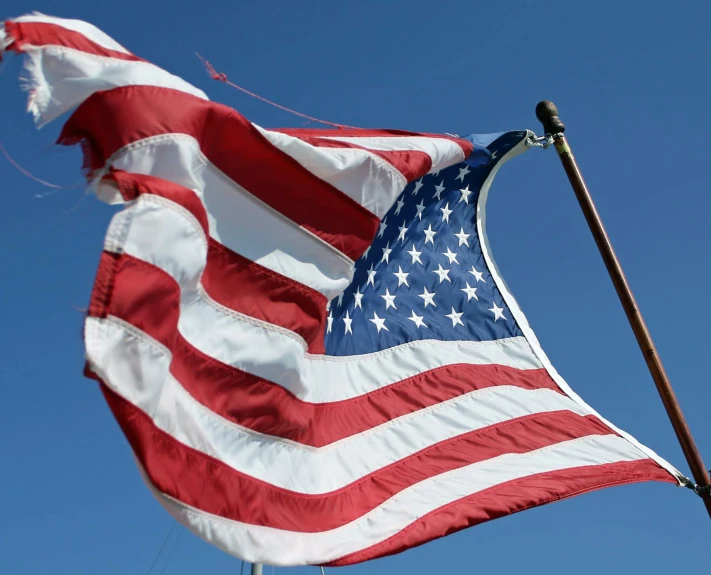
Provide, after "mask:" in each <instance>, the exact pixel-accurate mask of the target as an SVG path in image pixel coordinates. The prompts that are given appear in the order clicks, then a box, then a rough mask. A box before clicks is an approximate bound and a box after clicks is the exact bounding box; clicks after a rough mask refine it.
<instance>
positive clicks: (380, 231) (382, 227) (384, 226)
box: [378, 218, 388, 238]
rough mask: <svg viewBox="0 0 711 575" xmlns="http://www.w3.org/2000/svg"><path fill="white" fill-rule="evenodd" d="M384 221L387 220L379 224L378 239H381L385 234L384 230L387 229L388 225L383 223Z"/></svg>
mask: <svg viewBox="0 0 711 575" xmlns="http://www.w3.org/2000/svg"><path fill="white" fill-rule="evenodd" d="M386 220H387V218H385V220H383V221H382V222H380V227H379V228H378V237H379V238H382V237H383V234H384V233H385V228H387V227H388V224H386V223H385V222H386Z"/></svg>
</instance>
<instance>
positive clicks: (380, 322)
mask: <svg viewBox="0 0 711 575" xmlns="http://www.w3.org/2000/svg"><path fill="white" fill-rule="evenodd" d="M368 321H372V322H373V323H374V324H375V327H377V328H378V333H380V330H381V329H384V330H385V331H390V330H389V329H388V328H387V327H385V318H380V317H378V314H377V313H375V312H373V319H369V320H368Z"/></svg>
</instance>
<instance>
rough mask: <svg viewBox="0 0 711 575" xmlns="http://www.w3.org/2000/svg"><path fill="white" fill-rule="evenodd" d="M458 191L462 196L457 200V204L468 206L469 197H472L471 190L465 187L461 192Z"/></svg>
mask: <svg viewBox="0 0 711 575" xmlns="http://www.w3.org/2000/svg"><path fill="white" fill-rule="evenodd" d="M459 191H460V192H461V194H462V197H461V198H459V203H460V204H461V203H462V202H464V203H465V204H468V203H469V196H471V195H472V192H471V190H470V189H469V186H467V187H466V188H464V189H463V190H459Z"/></svg>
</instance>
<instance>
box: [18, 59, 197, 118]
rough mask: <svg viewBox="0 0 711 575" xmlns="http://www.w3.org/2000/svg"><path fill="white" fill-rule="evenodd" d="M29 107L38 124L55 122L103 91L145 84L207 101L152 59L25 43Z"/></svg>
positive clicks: (192, 87)
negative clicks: (118, 57)
mask: <svg viewBox="0 0 711 575" xmlns="http://www.w3.org/2000/svg"><path fill="white" fill-rule="evenodd" d="M23 52H25V53H26V56H27V59H26V60H25V69H26V71H27V76H28V78H27V88H28V89H29V91H30V97H29V103H28V110H29V111H30V112H31V113H32V114H33V116H34V118H35V122H36V123H37V124H38V126H42V125H44V124H46V123H47V122H50V121H52V120H53V119H55V118H56V117H58V116H60V115H61V114H63V113H64V112H67V111H69V110H70V109H72V108H74V107H76V106H78V105H79V104H81V103H82V102H83V101H84V100H86V99H87V98H88V97H89V96H91V95H92V94H93V93H95V92H99V91H101V90H110V89H111V88H116V87H118V86H130V85H144V86H158V87H163V88H172V89H174V90H180V91H181V92H186V93H188V94H192V95H193V96H197V97H198V98H202V99H204V100H207V96H206V95H205V93H204V92H203V91H202V90H198V89H197V88H195V87H194V86H192V85H191V84H188V83H187V82H186V81H185V80H183V79H181V78H178V77H177V76H173V75H172V74H169V73H168V72H166V71H165V70H163V69H161V68H159V67H158V66H156V65H154V64H151V63H149V62H133V61H129V60H119V59H117V58H108V57H105V56H96V55H94V54H87V53H86V52H81V51H79V50H74V49H72V48H65V47H63V46H45V47H36V46H24V47H23Z"/></svg>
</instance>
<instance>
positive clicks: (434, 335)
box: [0, 14, 682, 565]
mask: <svg viewBox="0 0 711 575" xmlns="http://www.w3.org/2000/svg"><path fill="white" fill-rule="evenodd" d="M0 43H1V44H0V45H1V46H2V48H3V49H5V50H14V51H17V52H23V53H25V54H26V55H27V57H28V62H29V64H28V65H27V67H26V74H27V78H26V80H27V87H28V89H29V91H30V99H29V101H30V105H29V109H30V111H31V112H32V113H33V115H34V116H35V119H36V121H37V123H38V124H39V125H42V124H44V123H46V122H48V121H50V120H52V119H54V118H56V117H57V116H59V115H61V114H62V113H64V112H67V111H70V110H72V109H74V108H76V110H75V111H74V112H73V113H72V115H71V117H70V118H69V119H68V121H67V122H66V124H65V125H64V127H63V129H62V133H61V136H60V143H63V144H77V143H78V144H81V145H82V146H83V150H84V155H85V168H86V169H87V172H88V176H89V180H90V183H91V186H92V187H93V188H94V189H95V190H96V192H97V194H98V195H99V197H101V198H102V199H104V200H105V201H107V202H112V203H125V209H124V210H123V211H121V212H120V213H119V214H117V215H115V216H114V218H113V220H112V222H111V224H110V227H109V230H108V232H107V235H106V240H105V245H104V251H103V254H102V256H101V260H100V263H99V269H98V272H97V277H96V281H95V286H94V290H93V293H92V298H91V303H90V308H89V314H88V318H87V320H86V326H85V342H86V357H87V374H88V375H89V376H91V377H94V378H96V379H97V380H98V381H99V382H100V384H101V389H102V391H103V393H104V395H105V397H106V400H107V402H108V403H109V405H110V407H111V409H112V410H113V413H114V414H115V416H116V419H117V420H118V422H119V424H120V425H121V427H122V429H123V431H124V433H125V435H126V437H127V438H128V440H129V442H130V444H131V447H132V449H133V452H134V454H135V456H136V458H137V461H138V465H139V468H140V470H141V473H142V474H143V476H144V477H145V479H146V482H147V483H148V485H149V486H150V488H151V490H152V491H153V492H154V493H155V495H156V497H157V498H158V500H159V501H160V502H161V503H162V504H163V505H164V506H165V507H166V509H167V510H168V511H169V512H170V513H171V514H173V515H174V516H175V517H176V518H177V519H178V520H179V521H180V522H181V523H183V524H184V525H186V526H187V527H188V528H190V529H191V530H192V531H193V532H194V533H196V534H198V535H199V536H201V537H203V538H204V539H206V540H207V541H209V542H211V543H213V544H214V545H217V546H218V547H220V548H222V549H224V550H225V551H227V552H229V553H232V554H234V555H237V556H240V557H242V558H244V559H246V560H248V561H254V562H264V563H270V564H273V565H299V564H331V565H346V564H350V563H356V562H360V561H365V560H368V559H373V558H375V557H380V556H383V555H387V554H391V553H396V552H399V551H402V550H404V549H407V548H409V547H412V546H414V545H418V544H421V543H424V542H426V541H429V540H431V539H434V538H436V537H441V536H443V535H446V534H448V533H451V532H453V531H456V530H458V529H462V528H465V527H468V526H471V525H475V524H477V523H481V522H483V521H487V520H489V519H493V518H496V517H501V516H503V515H507V514H510V513H514V512H517V511H521V510H524V509H527V508H530V507H533V506H536V505H541V504H544V503H549V502H552V501H557V500H560V499H563V498H566V497H570V496H573V495H576V494H579V493H583V492H586V491H590V490H593V489H599V488H602V487H607V486H611V485H618V484H623V483H631V482H637V481H649V480H656V481H666V482H681V481H680V480H681V477H682V476H681V474H680V473H679V472H678V471H677V470H676V469H674V468H673V467H672V466H671V465H669V464H668V463H667V462H666V461H664V460H663V459H661V458H660V457H658V456H657V455H656V454H655V453H653V452H652V451H651V450H649V449H648V448H646V447H645V446H643V445H641V444H640V443H638V442H637V441H636V440H635V439H634V438H632V437H631V436H629V435H628V434H627V433H625V432H623V431H621V430H619V429H618V428H616V427H614V426H613V425H612V424H611V423H609V422H608V421H606V420H605V419H603V418H602V417H601V416H600V415H599V414H597V413H596V412H595V411H594V410H593V409H592V408H591V407H590V406H588V405H587V404H586V403H584V402H583V401H582V400H581V399H580V397H578V396H577V395H576V394H575V393H574V392H573V391H572V390H571V389H570V387H569V386H568V385H567V383H566V382H565V381H564V380H563V379H562V378H561V377H560V376H559V375H558V373H557V372H556V371H555V369H554V368H553V367H552V365H551V363H550V361H549V360H548V358H547V357H546V355H545V354H544V352H543V350H542V349H541V347H540V345H539V343H538V341H537V339H536V337H535V335H534V333H533V331H532V330H531V328H530V327H529V325H528V322H527V321H526V318H525V317H524V315H523V313H522V312H521V310H520V309H519V307H518V305H517V303H516V301H515V299H514V298H513V296H512V295H511V293H510V291H509V290H508V289H507V287H506V285H505V284H504V282H503V279H502V278H501V274H500V273H499V271H498V269H497V267H496V264H495V263H494V260H493V258H492V256H491V250H490V248H489V243H488V240H487V237H486V212H485V207H486V200H487V197H488V194H489V188H490V186H491V182H492V180H493V178H494V176H495V174H496V172H497V171H498V169H499V168H500V167H501V165H502V164H503V163H504V162H505V161H507V160H508V159H510V158H512V157H513V156H515V155H517V154H519V153H521V152H523V151H524V150H525V149H526V144H525V140H526V138H527V136H528V135H529V133H527V132H508V133H504V134H496V135H487V136H472V137H469V138H455V137H450V136H440V135H432V134H414V133H408V132H396V131H387V130H350V129H349V130H265V129H263V128H260V127H258V126H255V125H254V124H251V123H249V122H248V121H247V120H245V119H244V118H243V117H242V116H240V115H239V114H238V113H237V112H235V111H234V110H232V109H230V108H227V107H225V106H222V105H220V104H216V103H213V102H210V101H209V100H208V99H207V97H206V96H205V94H204V93H203V92H202V91H200V90H198V89H197V88H195V87H193V86H191V85H190V84H188V83H187V82H185V81H183V80H181V79H180V78H177V77H176V76H173V75H172V74H169V73H167V72H165V71H164V70H162V69H160V68H158V67H156V66H154V65H153V64H150V63H148V62H146V61H145V60H143V59H141V58H139V57H137V56H135V55H133V54H131V53H130V52H128V51H127V50H126V49H125V48H123V47H122V46H121V45H119V44H118V43H116V42H115V41H114V40H112V39H111V38H110V37H108V36H107V35H106V34H104V33H103V32H101V31H100V30H98V29H97V28H95V27H94V26H91V25H90V24H87V23H85V22H81V21H76V20H65V19H59V18H51V17H48V16H44V15H41V14H34V15H31V16H25V17H22V18H17V19H14V20H8V21H6V22H4V25H3V26H2V27H0ZM329 302H330V303H329Z"/></svg>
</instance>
